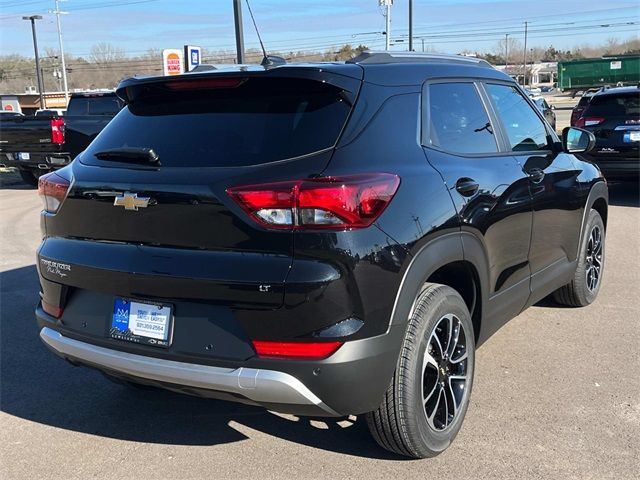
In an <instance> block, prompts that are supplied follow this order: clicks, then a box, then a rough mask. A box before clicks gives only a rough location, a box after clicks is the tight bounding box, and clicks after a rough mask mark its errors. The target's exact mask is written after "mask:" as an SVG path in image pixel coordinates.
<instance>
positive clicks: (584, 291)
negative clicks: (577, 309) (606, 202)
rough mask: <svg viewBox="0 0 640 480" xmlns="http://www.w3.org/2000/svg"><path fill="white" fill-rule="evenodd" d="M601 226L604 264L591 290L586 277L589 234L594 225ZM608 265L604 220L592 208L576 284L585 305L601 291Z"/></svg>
mask: <svg viewBox="0 0 640 480" xmlns="http://www.w3.org/2000/svg"><path fill="white" fill-rule="evenodd" d="M595 226H598V227H600V232H601V234H602V235H601V242H602V264H601V268H600V278H599V280H598V285H597V286H596V289H595V290H593V291H590V290H589V288H588V287H587V279H586V266H587V265H586V264H587V248H588V244H589V236H590V235H591V230H592V229H593V227H595ZM605 265H606V231H605V229H604V222H603V221H602V217H601V216H600V214H599V213H598V212H597V211H596V210H594V209H591V211H590V212H589V218H588V221H587V225H586V228H585V229H584V233H583V238H582V249H581V250H580V260H579V261H578V268H577V270H576V277H577V278H576V282H575V284H576V286H577V287H578V288H579V290H578V293H579V295H580V296H581V297H582V298H581V300H582V301H581V303H582V304H583V305H589V304H591V303H593V302H594V301H595V299H596V297H597V296H598V292H599V291H600V287H601V286H602V280H603V275H604V270H605Z"/></svg>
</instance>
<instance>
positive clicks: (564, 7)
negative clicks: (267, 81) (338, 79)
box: [0, 0, 640, 56]
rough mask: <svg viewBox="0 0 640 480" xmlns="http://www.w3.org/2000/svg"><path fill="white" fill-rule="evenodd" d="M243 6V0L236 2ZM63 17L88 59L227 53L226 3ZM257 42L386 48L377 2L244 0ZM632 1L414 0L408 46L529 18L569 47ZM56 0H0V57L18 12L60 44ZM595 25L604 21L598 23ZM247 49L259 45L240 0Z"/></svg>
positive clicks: (117, 6)
mask: <svg viewBox="0 0 640 480" xmlns="http://www.w3.org/2000/svg"><path fill="white" fill-rule="evenodd" d="M243 2H244V0H243ZM407 4H408V2H407V0H395V5H394V6H393V9H392V19H393V22H392V39H394V40H396V41H398V40H400V41H402V40H404V42H395V43H396V45H395V46H394V47H393V48H394V49H401V50H404V49H406V35H407ZM61 5H62V9H63V10H67V11H69V14H68V15H65V16H64V17H63V18H62V23H63V32H64V38H65V50H66V51H67V52H68V53H69V54H72V55H86V54H87V53H88V52H89V51H90V49H91V46H92V45H93V44H95V43H98V42H108V43H112V44H114V45H116V46H118V47H121V48H123V49H125V51H126V53H127V54H128V55H136V54H138V53H143V52H144V51H146V50H147V49H148V48H160V49H162V48H171V47H174V48H175V47H181V46H182V45H184V44H192V45H201V46H204V47H207V48H209V49H213V50H229V51H233V49H234V48H235V47H234V36H233V35H234V33H233V8H232V1H231V0H206V1H205V0H192V1H177V0H130V1H128V2H127V1H125V0H102V1H100V0H68V1H65V2H61ZM251 5H252V8H253V11H254V14H255V15H256V20H257V22H258V26H259V27H260V30H261V33H262V37H263V40H264V41H265V44H266V45H267V47H268V48H270V49H271V50H279V51H284V52H287V51H290V50H299V49H304V50H331V49H334V48H336V46H337V45H340V44H344V43H353V44H358V43H364V44H367V45H369V46H372V47H375V48H382V47H383V46H384V37H383V36H382V34H381V32H382V31H383V30H384V18H383V16H382V15H381V11H380V8H379V7H378V1H377V0H322V1H317V0H316V1H293V0H251ZM638 5H639V3H638V1H637V0H608V1H606V2H597V1H585V0H582V1H580V0H563V1H559V0H535V1H532V0H528V1H521V0H511V1H500V0H475V1H461V0H414V32H415V36H416V37H418V38H417V39H416V45H415V48H416V49H418V50H420V49H421V47H422V41H423V39H424V42H425V45H426V46H427V47H430V48H432V49H434V50H436V51H442V52H448V53H456V52H460V51H463V50H472V51H475V50H477V51H492V50H494V48H495V46H496V44H497V43H498V41H499V40H500V39H501V38H504V33H510V35H511V38H518V39H521V38H522V37H523V32H522V29H523V22H524V21H525V20H528V21H529V22H530V31H531V34H530V36H529V44H530V45H531V46H532V47H533V46H547V45H549V44H553V45H554V46H555V47H556V48H569V47H572V46H574V45H580V44H586V43H588V44H598V43H602V42H604V41H605V40H606V39H607V38H610V37H616V38H619V39H626V38H629V37H632V36H633V35H636V36H637V35H638V25H628V24H626V23H627V22H633V21H635V22H638V21H640V18H639V17H640V7H639V6H638ZM53 6H54V1H53V0H0V54H9V53H22V54H24V55H25V56H32V55H33V47H32V40H31V31H30V28H29V24H28V22H25V21H23V20H21V18H20V17H21V16H22V15H23V14H43V15H44V17H45V18H44V19H43V20H42V21H40V22H38V36H39V43H40V48H41V51H42V52H44V50H45V48H46V47H51V48H55V49H57V48H58V47H57V45H58V43H57V34H56V25H55V17H54V16H53V15H51V14H48V13H47V10H49V9H53ZM600 25H610V26H609V27H600ZM244 26H245V37H246V44H247V47H254V46H256V45H257V43H256V37H255V33H254V30H253V27H252V25H251V24H250V18H249V14H248V11H247V9H246V5H245V6H244Z"/></svg>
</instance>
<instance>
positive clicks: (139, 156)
mask: <svg viewBox="0 0 640 480" xmlns="http://www.w3.org/2000/svg"><path fill="white" fill-rule="evenodd" d="M94 155H95V156H96V157H97V158H99V159H100V160H113V161H116V162H129V161H133V162H148V163H154V164H156V165H160V157H159V156H158V154H157V153H156V152H154V151H153V149H152V148H144V147H122V148H111V149H109V150H102V151H100V152H96V153H95V154H94Z"/></svg>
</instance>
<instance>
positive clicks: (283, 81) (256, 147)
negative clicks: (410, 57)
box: [82, 77, 351, 167]
mask: <svg viewBox="0 0 640 480" xmlns="http://www.w3.org/2000/svg"><path fill="white" fill-rule="evenodd" d="M203 83H204V82H203ZM177 84H178V82H168V83H167V84H158V85H155V86H152V87H149V88H147V89H146V90H145V93H144V95H141V96H140V97H137V98H135V99H134V100H133V101H132V102H130V104H129V105H128V106H126V107H125V108H124V109H123V110H122V111H121V112H120V113H119V114H118V115H117V116H116V117H115V118H114V119H113V120H112V121H111V122H110V123H109V124H108V125H107V127H106V128H105V129H104V130H103V131H102V132H101V133H100V134H99V135H98V137H97V138H96V140H95V141H94V142H93V143H92V144H91V145H90V147H89V148H88V149H87V151H86V155H84V156H83V160H82V161H83V163H100V162H101V161H100V160H97V159H96V158H95V157H93V156H92V154H93V153H95V152H99V151H103V150H108V149H112V148H120V147H146V148H152V149H153V150H154V151H155V152H156V153H157V154H158V156H159V157H160V163H161V164H162V165H163V166H168V167H181V166H188V167H233V166H248V165H260V164H266V163H270V162H275V161H279V160H285V159H289V158H294V157H299V156H302V155H307V154H310V153H314V152H317V151H320V150H324V149H327V148H330V147H333V146H334V145H335V143H336V141H337V139H338V136H339V134H340V132H341V130H342V128H343V126H344V124H345V122H346V119H347V116H348V114H349V112H350V110H351V103H350V101H349V97H348V95H345V94H344V92H343V91H342V90H341V89H340V88H338V87H335V86H332V85H329V84H328V83H323V82H319V81H315V80H306V79H298V78H255V77H252V78H248V79H243V80H242V81H241V82H240V83H239V84H237V85H234V86H233V87H230V88H206V85H205V86H204V87H201V88H198V87H197V86H195V87H194V88H184V87H183V86H179V87H176V85H177ZM172 85H173V86H172Z"/></svg>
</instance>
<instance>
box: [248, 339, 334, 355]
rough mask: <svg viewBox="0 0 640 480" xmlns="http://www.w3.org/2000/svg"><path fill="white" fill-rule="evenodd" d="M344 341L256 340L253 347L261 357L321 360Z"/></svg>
mask: <svg viewBox="0 0 640 480" xmlns="http://www.w3.org/2000/svg"><path fill="white" fill-rule="evenodd" d="M341 345H342V342H321V343H320V342H316V343H304V342H268V341H262V340H254V341H253V347H254V348H255V349H256V353H257V354H258V356H260V357H272V358H298V359H307V360H312V359H313V360H320V359H323V358H327V357H328V356H329V355H332V354H333V353H335V351H336V350H338V348H340V346H341Z"/></svg>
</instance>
